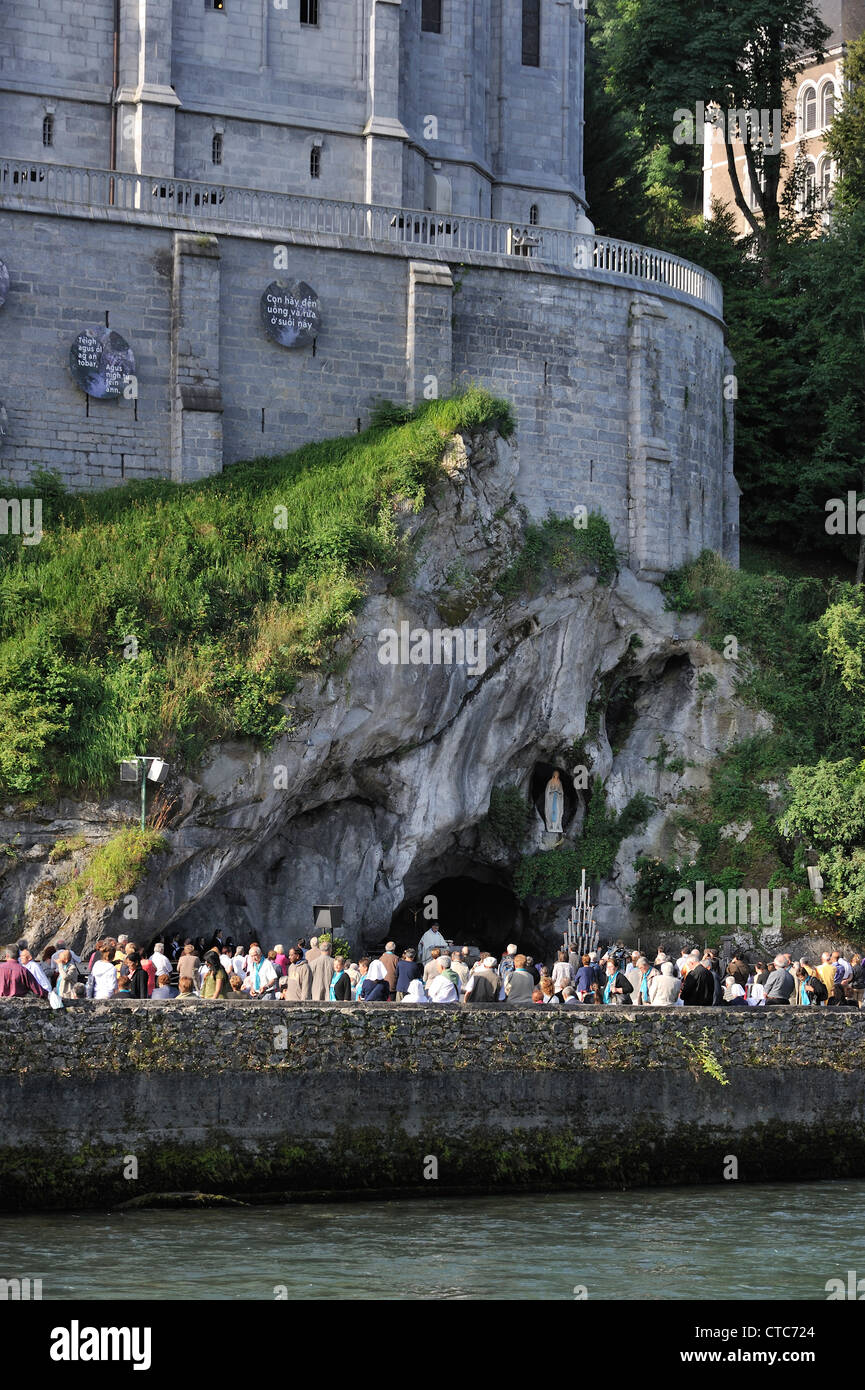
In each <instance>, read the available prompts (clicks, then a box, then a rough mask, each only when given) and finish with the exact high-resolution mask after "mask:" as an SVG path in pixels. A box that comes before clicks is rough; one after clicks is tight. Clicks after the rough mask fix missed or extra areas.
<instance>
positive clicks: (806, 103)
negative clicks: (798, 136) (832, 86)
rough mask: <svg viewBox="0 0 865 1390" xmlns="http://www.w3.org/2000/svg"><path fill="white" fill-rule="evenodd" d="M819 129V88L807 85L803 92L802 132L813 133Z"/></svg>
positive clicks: (804, 133) (805, 133)
mask: <svg viewBox="0 0 865 1390" xmlns="http://www.w3.org/2000/svg"><path fill="white" fill-rule="evenodd" d="M816 129H817V89H816V87H806V88H805V91H804V92H803V93H802V134H803V135H811V134H813V132H814V131H815V130H816Z"/></svg>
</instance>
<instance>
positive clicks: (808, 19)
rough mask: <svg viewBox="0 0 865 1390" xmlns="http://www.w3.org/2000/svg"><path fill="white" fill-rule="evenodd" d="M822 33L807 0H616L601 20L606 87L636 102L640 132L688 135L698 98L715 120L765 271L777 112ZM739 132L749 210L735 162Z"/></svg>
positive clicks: (673, 137) (787, 118) (773, 218)
mask: <svg viewBox="0 0 865 1390" xmlns="http://www.w3.org/2000/svg"><path fill="white" fill-rule="evenodd" d="M829 32H830V31H829V29H828V27H827V26H826V25H825V24H824V23H823V20H822V19H821V17H820V15H819V12H818V10H817V7H816V5H815V3H814V0H692V3H691V4H688V5H687V6H686V5H682V4H681V3H680V2H679V0H619V4H618V6H617V10H616V15H615V17H614V18H611V19H610V21H609V22H608V25H607V32H606V41H607V44H608V52H609V63H610V79H609V81H610V87H611V89H612V91H613V92H614V93H618V94H620V95H622V96H624V95H625V94H627V96H628V99H629V100H630V101H632V102H634V103H635V104H636V105H637V106H638V108H639V111H640V122H641V128H642V130H643V131H644V133H645V134H646V135H647V136H648V135H649V134H651V135H652V136H653V137H654V140H655V142H656V143H658V144H666V143H671V142H674V143H675V142H680V143H683V144H688V142H689V141H691V142H693V141H694V140H696V139H697V138H698V136H699V132H700V129H701V127H700V123H699V122H698V121H697V119H696V112H697V103H698V102H702V103H703V106H704V109H705V110H706V111H707V112H711V111H713V110H715V111H717V112H718V114H719V116H720V117H721V118H722V122H721V126H720V127H719V128H720V133H721V137H722V138H723V141H724V146H725V150H726V155H727V167H728V169H729V173H730V180H731V184H732V187H733V193H734V197H735V201H736V206H737V207H738V208H739V210H740V212H741V213H742V216H743V217H744V218H745V221H746V222H747V224H748V226H749V227H750V229H751V232H752V234H753V236H754V238H755V240H756V242H757V245H758V248H759V251H760V255H761V259H762V261H763V265H764V271H765V272H766V273H768V267H769V265H770V263H771V258H772V249H773V242H774V240H775V239H776V237H777V235H778V231H779V223H780V221H781V215H782V208H783V202H782V197H781V194H780V191H779V190H780V186H781V170H782V162H783V153H782V150H781V142H782V139H783V135H784V133H785V132H786V131H787V130H789V128H790V125H791V122H792V121H793V119H794V118H793V115H792V113H791V112H789V111H787V113H786V115H784V114H780V115H779V113H783V112H784V108H785V100H784V99H785V94H786V92H787V90H788V88H789V87H790V86H791V85H792V84H793V83H795V81H796V80H797V77H798V70H799V67H800V66H801V63H802V61H803V59H804V58H806V57H810V56H814V57H820V56H822V51H823V44H824V43H825V41H826V39H827V38H828V36H829ZM689 113H693V115H692V116H691V118H690V119H691V125H690V131H689V129H688V123H687V119H686V118H687V117H688V115H689ZM763 113H766V114H765V116H764V114H763ZM737 139H738V140H741V141H742V144H743V147H744V153H745V161H746V165H747V168H748V174H749V179H750V183H751V187H752V189H753V191H754V195H755V198H756V203H757V207H756V209H755V210H752V209H751V207H750V206H749V203H748V200H747V199H746V198H745V196H744V192H743V189H742V185H741V180H740V178H739V174H738V170H737V168H736V163H735V141H736V140H737Z"/></svg>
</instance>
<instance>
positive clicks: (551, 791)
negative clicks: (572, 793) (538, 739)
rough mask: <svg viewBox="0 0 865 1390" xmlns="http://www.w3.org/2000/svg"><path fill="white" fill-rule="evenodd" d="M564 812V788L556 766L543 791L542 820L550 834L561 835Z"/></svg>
mask: <svg viewBox="0 0 865 1390" xmlns="http://www.w3.org/2000/svg"><path fill="white" fill-rule="evenodd" d="M564 813H565V789H564V787H563V786H562V779H561V777H560V776H559V770H558V768H556V770H555V772H554V773H553V775H552V777H551V778H550V780H549V782H548V783H547V789H546V792H545V793H544V820H545V821H546V824H547V830H548V831H549V832H550V834H551V835H561V834H562V831H563V829H564V827H563V825H562V816H563V815H564Z"/></svg>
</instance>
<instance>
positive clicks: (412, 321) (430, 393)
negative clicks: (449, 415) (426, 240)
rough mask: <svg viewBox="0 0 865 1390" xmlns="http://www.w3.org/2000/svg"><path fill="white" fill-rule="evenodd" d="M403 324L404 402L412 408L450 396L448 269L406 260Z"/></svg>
mask: <svg viewBox="0 0 865 1390" xmlns="http://www.w3.org/2000/svg"><path fill="white" fill-rule="evenodd" d="M408 272H409V281H408V320H407V324H406V361H407V364H408V372H407V383H406V384H407V399H408V402H409V405H414V403H415V402H416V401H419V400H421V399H427V400H431V399H434V398H436V397H438V396H447V395H449V394H450V390H451V382H452V379H453V335H452V333H451V315H452V313H453V288H454V282H453V279H452V277H451V271H450V266H447V265H440V264H438V263H436V262H434V261H433V262H431V261H410V262H409V268H408Z"/></svg>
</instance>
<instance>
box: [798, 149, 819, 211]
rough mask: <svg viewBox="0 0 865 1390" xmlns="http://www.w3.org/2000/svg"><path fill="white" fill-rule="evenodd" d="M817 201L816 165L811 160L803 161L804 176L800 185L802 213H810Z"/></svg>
mask: <svg viewBox="0 0 865 1390" xmlns="http://www.w3.org/2000/svg"><path fill="white" fill-rule="evenodd" d="M816 200H817V165H816V164H815V163H814V161H813V159H806V160H805V176H804V181H803V183H802V211H803V212H812V211H813V208H814V205H815V203H816Z"/></svg>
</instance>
